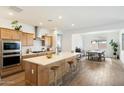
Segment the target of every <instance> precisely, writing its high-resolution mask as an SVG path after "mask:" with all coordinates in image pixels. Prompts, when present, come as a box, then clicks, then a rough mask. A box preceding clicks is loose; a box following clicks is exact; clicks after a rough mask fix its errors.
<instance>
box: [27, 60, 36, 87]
mask: <svg viewBox="0 0 124 93" xmlns="http://www.w3.org/2000/svg"><path fill="white" fill-rule="evenodd" d="M37 69H38V68H37V65H36V64H32V63H28V62H26V63H25V80H26V83H27V84H30V85H37Z"/></svg>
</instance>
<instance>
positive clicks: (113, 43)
mask: <svg viewBox="0 0 124 93" xmlns="http://www.w3.org/2000/svg"><path fill="white" fill-rule="evenodd" d="M109 44H110V45H111V46H112V49H113V51H114V52H113V55H115V56H116V55H117V51H118V44H117V42H115V41H113V40H111V41H110V43H109Z"/></svg>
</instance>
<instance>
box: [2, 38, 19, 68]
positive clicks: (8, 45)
mask: <svg viewBox="0 0 124 93" xmlns="http://www.w3.org/2000/svg"><path fill="white" fill-rule="evenodd" d="M1 43H2V44H1V52H0V53H1V54H0V58H1V59H0V63H1V66H2V68H4V67H9V66H12V65H16V64H19V63H20V62H21V61H20V60H21V42H20V41H13V40H2V41H1Z"/></svg>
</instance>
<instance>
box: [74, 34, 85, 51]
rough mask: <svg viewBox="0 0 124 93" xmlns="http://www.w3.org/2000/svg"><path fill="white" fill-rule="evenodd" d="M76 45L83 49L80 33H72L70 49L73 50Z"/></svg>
mask: <svg viewBox="0 0 124 93" xmlns="http://www.w3.org/2000/svg"><path fill="white" fill-rule="evenodd" d="M76 47H78V48H81V49H83V38H82V35H81V34H72V50H73V51H74V50H75V48H76Z"/></svg>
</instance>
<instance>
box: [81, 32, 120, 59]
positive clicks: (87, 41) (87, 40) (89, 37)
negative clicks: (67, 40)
mask: <svg viewBox="0 0 124 93" xmlns="http://www.w3.org/2000/svg"><path fill="white" fill-rule="evenodd" d="M119 32H120V31H119V30H117V31H113V32H109V31H108V32H98V33H93V34H90V33H89V34H85V35H82V36H83V44H84V50H85V51H86V50H90V49H91V41H93V40H100V39H101V40H107V48H106V49H105V53H106V57H112V56H113V50H112V48H111V46H110V44H109V42H110V41H111V40H112V39H113V40H114V41H116V42H118V44H119Z"/></svg>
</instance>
